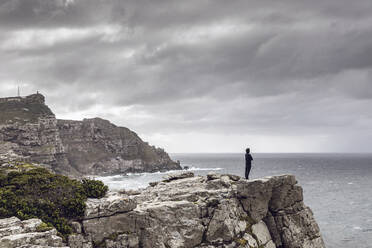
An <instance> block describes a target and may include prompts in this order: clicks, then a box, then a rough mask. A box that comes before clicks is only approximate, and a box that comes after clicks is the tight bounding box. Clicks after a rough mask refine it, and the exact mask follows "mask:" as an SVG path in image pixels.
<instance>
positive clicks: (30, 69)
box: [0, 0, 372, 152]
mask: <svg viewBox="0 0 372 248" xmlns="http://www.w3.org/2000/svg"><path fill="white" fill-rule="evenodd" d="M371 13H372V1H371V0H353V1H350V0H312V1H309V0H280V1H278V0H270V1H267V0H257V1H252V0H236V1H235V0H230V1H226V0H187V1H181V0H132V1H130V0H0V64H1V66H0V97H3V96H12V95H15V94H16V89H17V85H20V86H21V93H22V94H23V95H27V94H30V93H34V92H36V90H39V91H40V92H41V93H43V94H44V95H45V96H46V97H47V104H48V105H49V106H50V107H51V108H52V109H53V111H54V112H55V114H56V115H57V117H58V118H66V119H83V118H87V117H96V116H98V117H102V118H106V119H109V120H111V121H112V122H113V123H115V124H117V125H122V126H126V127H129V128H131V129H132V130H134V131H136V132H137V133H138V134H139V135H140V136H141V137H142V138H143V139H145V140H147V141H149V142H150V143H151V144H154V145H156V146H160V147H164V148H166V150H167V151H169V152H243V150H244V148H245V147H246V146H250V147H251V148H252V151H253V152H372V110H371V108H372V15H371Z"/></svg>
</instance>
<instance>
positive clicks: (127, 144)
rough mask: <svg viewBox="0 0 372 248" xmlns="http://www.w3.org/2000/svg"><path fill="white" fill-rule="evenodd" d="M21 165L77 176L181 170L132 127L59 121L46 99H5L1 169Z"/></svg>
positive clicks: (0, 103)
mask: <svg viewBox="0 0 372 248" xmlns="http://www.w3.org/2000/svg"><path fill="white" fill-rule="evenodd" d="M20 161H22V162H35V163H38V164H45V165H50V166H51V167H52V169H53V170H54V171H55V172H57V173H62V174H66V175H72V176H79V175H85V174H95V175H104V174H116V173H125V172H133V171H135V172H149V171H158V170H172V169H181V167H180V165H179V164H177V163H175V162H173V161H172V160H171V159H170V158H169V156H168V154H167V153H166V152H165V151H164V150H162V149H159V148H155V147H153V146H149V145H148V144H147V143H145V142H143V141H142V140H141V139H140V138H139V137H138V136H137V134H135V133H134V132H132V131H130V130H129V129H127V128H122V127H116V126H115V125H113V124H111V123H110V122H109V121H106V120H102V119H99V118H96V119H85V120H83V121H67V120H57V119H56V118H55V116H54V114H53V112H52V111H51V110H50V109H49V108H48V106H47V105H45V98H44V96H43V95H41V94H34V95H30V96H27V97H10V98H0V166H1V165H4V164H6V165H9V164H12V163H13V162H20Z"/></svg>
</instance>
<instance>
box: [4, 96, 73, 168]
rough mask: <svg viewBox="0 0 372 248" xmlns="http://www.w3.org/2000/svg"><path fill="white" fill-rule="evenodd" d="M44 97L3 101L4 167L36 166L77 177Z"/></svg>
mask: <svg viewBox="0 0 372 248" xmlns="http://www.w3.org/2000/svg"><path fill="white" fill-rule="evenodd" d="M44 101H45V98H44V96H42V95H41V94H34V95H30V96H27V97H24V98H23V97H12V98H0V165H4V164H5V165H7V164H12V163H14V162H35V163H38V164H45V165H49V166H51V167H52V169H53V170H54V171H55V172H57V173H64V174H68V175H71V174H72V175H76V174H78V173H77V171H76V170H75V169H74V168H72V167H71V166H70V165H69V163H68V160H67V156H66V154H65V150H64V146H63V144H62V140H61V138H60V135H59V130H58V127H57V120H56V118H55V116H54V114H53V113H52V111H51V110H50V109H49V108H48V106H46V105H45V102H44Z"/></svg>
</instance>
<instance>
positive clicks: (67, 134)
mask: <svg viewBox="0 0 372 248" xmlns="http://www.w3.org/2000/svg"><path fill="white" fill-rule="evenodd" d="M58 129H59V133H60V136H61V138H62V143H63V144H64V147H65V149H66V152H67V158H68V160H69V162H70V164H71V165H72V166H73V167H74V168H76V169H77V170H78V171H80V172H81V173H83V174H94V175H103V174H118V173H126V172H154V171H166V170H178V169H181V168H180V165H179V164H178V163H175V162H173V161H172V160H171V159H170V157H169V156H168V154H167V153H166V152H165V151H164V150H163V149H160V148H155V147H153V146H150V145H149V144H148V143H145V142H143V141H142V140H141V139H140V138H139V137H138V135H137V134H136V133H134V132H132V131H131V130H129V129H128V128H125V127H117V126H115V125H114V124H112V123H110V122H109V121H107V120H103V119H100V118H94V119H84V120H83V121H69V120H58Z"/></svg>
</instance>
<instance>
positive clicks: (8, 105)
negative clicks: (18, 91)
mask: <svg viewBox="0 0 372 248" xmlns="http://www.w3.org/2000/svg"><path fill="white" fill-rule="evenodd" d="M0 113H1V115H0V124H4V123H6V121H9V120H11V121H13V122H21V123H22V124H24V123H26V122H32V123H34V122H37V119H38V118H39V117H40V116H44V115H53V112H52V111H51V110H50V109H49V107H48V106H46V105H44V104H41V103H29V102H25V101H20V102H18V101H13V102H4V103H0ZM25 120H27V121H25Z"/></svg>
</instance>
